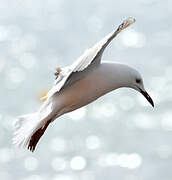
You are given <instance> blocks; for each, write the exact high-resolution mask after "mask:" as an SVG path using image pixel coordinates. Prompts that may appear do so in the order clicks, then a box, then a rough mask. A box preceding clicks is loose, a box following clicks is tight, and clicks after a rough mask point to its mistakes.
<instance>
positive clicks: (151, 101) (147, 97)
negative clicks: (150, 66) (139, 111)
mask: <svg viewBox="0 0 172 180" xmlns="http://www.w3.org/2000/svg"><path fill="white" fill-rule="evenodd" d="M139 89H140V88H139ZM140 92H141V93H142V94H143V96H144V97H145V98H146V99H147V100H148V101H149V103H150V104H151V105H152V107H154V102H153V100H152V98H151V97H150V96H149V94H148V93H147V92H146V91H143V90H142V89H140Z"/></svg>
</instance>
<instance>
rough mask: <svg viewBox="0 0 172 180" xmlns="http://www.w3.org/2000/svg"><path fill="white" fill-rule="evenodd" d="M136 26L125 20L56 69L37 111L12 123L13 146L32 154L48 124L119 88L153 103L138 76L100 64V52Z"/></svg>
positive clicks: (113, 65) (123, 67)
mask: <svg viewBox="0 0 172 180" xmlns="http://www.w3.org/2000/svg"><path fill="white" fill-rule="evenodd" d="M134 22H135V19H134V18H128V19H126V20H125V21H123V22H122V24H120V25H119V26H118V28H117V29H116V30H114V31H112V32H111V33H110V34H108V35H107V36H105V37H104V38H103V39H102V40H101V41H99V42H98V43H97V44H95V45H94V46H93V47H91V48H89V49H87V50H86V51H85V52H84V53H83V54H82V55H81V56H80V57H79V58H78V59H77V60H76V61H75V62H74V63H73V64H72V65H70V66H66V67H64V68H60V67H58V68H56V73H55V76H56V79H55V81H54V84H53V86H52V88H51V89H50V91H49V92H48V93H47V95H46V96H45V97H44V98H43V99H44V100H45V101H44V103H43V104H42V105H41V107H40V108H39V110H38V111H37V112H35V113H32V114H27V115H23V116H19V117H17V118H16V121H15V123H14V129H15V130H14V136H13V144H15V145H17V146H19V147H23V148H27V149H29V150H30V151H32V152H33V151H34V150H35V148H36V145H37V143H38V141H39V140H40V138H41V136H42V135H43V134H44V132H45V130H46V129H47V127H48V126H49V124H50V123H51V122H53V121H54V120H55V119H56V118H58V117H60V116H61V115H63V114H66V113H68V112H71V111H74V110H76V109H78V108H81V107H83V106H85V105H88V104H89V103H91V102H93V101H95V100H96V99H98V98H99V97H101V96H103V95H105V94H107V93H108V92H110V91H113V90H116V89H118V88H123V87H127V88H132V89H134V90H136V91H138V92H140V93H141V94H143V96H144V97H145V98H146V99H147V100H148V102H149V103H150V104H151V105H152V106H153V107H154V102H153V100H152V98H151V97H150V96H149V94H148V93H147V92H146V90H145V88H144V84H143V79H142V77H141V75H140V73H139V72H138V71H137V70H135V69H134V68H132V67H130V66H128V65H125V64H119V63H114V62H101V59H102V55H103V52H104V50H105V48H106V47H107V46H108V45H109V43H110V42H111V41H112V39H113V38H115V37H116V36H117V35H118V34H119V33H120V32H121V31H122V30H124V29H126V28H127V27H128V26H130V25H131V24H133V23H134Z"/></svg>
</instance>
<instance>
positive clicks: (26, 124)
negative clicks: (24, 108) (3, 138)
mask: <svg viewBox="0 0 172 180" xmlns="http://www.w3.org/2000/svg"><path fill="white" fill-rule="evenodd" d="M42 125H43V124H42V123H41V118H40V114H39V113H37V112H36V113H33V114H28V115H23V116H20V117H18V118H17V119H16V121H15V123H14V129H15V130H14V137H13V144H15V145H17V146H20V147H27V146H28V144H29V141H30V139H31V137H32V135H33V134H34V133H35V132H36V131H37V130H38V129H39V128H41V127H42Z"/></svg>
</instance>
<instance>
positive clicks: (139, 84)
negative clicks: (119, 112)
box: [127, 68, 154, 107]
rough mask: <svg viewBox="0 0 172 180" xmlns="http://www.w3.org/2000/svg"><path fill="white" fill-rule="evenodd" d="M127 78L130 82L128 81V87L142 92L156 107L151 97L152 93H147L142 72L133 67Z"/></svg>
mask: <svg viewBox="0 0 172 180" xmlns="http://www.w3.org/2000/svg"><path fill="white" fill-rule="evenodd" d="M127 79H128V82H127V84H128V87H130V88H132V89H135V90H136V91H138V92H140V93H141V94H142V95H143V96H144V97H145V98H146V99H147V101H148V102H149V103H150V104H151V105H152V107H154V102H153V100H152V98H151V97H150V95H149V94H148V93H147V91H146V90H145V88H144V83H143V78H142V76H141V74H140V73H139V72H138V71H137V70H135V69H133V68H129V72H128V78H127Z"/></svg>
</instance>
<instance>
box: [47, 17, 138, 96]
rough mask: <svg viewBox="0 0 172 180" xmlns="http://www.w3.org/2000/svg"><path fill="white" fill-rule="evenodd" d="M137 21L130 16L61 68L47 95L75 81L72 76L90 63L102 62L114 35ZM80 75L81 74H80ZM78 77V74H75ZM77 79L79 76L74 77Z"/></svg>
mask: <svg viewBox="0 0 172 180" xmlns="http://www.w3.org/2000/svg"><path fill="white" fill-rule="evenodd" d="M134 22H135V19H134V18H128V19H127V20H125V21H123V23H122V24H121V25H119V26H118V28H117V29H116V30H115V31H113V32H111V33H110V34H108V35H107V36H105V37H104V38H103V39H102V40H101V41H99V42H98V43H96V44H95V45H94V46H93V47H91V48H89V49H87V50H86V51H85V52H84V53H83V54H82V55H81V56H80V57H79V58H78V59H77V60H76V61H75V62H74V63H73V64H72V65H71V66H67V67H65V68H62V69H60V71H58V73H56V75H57V78H56V80H55V82H54V86H53V87H52V89H51V90H50V91H49V92H48V94H47V97H48V98H49V97H51V96H52V95H53V94H55V93H56V92H59V91H60V90H61V89H62V87H63V86H65V84H66V83H67V82H68V81H69V79H70V81H71V82H73V81H74V80H73V81H72V80H71V78H72V77H73V75H74V74H76V73H77V72H82V71H83V70H85V69H87V67H89V66H90V65H92V64H94V65H98V64H100V61H101V57H102V54H103V52H104V50H105V48H106V47H107V46H108V44H109V43H110V42H111V41H112V39H113V38H114V37H116V36H117V34H119V33H120V32H121V31H122V30H123V29H125V28H127V27H128V26H129V25H131V24H133V23H134ZM78 75H79V74H78ZM75 77H76V76H75ZM74 79H77V78H74Z"/></svg>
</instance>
